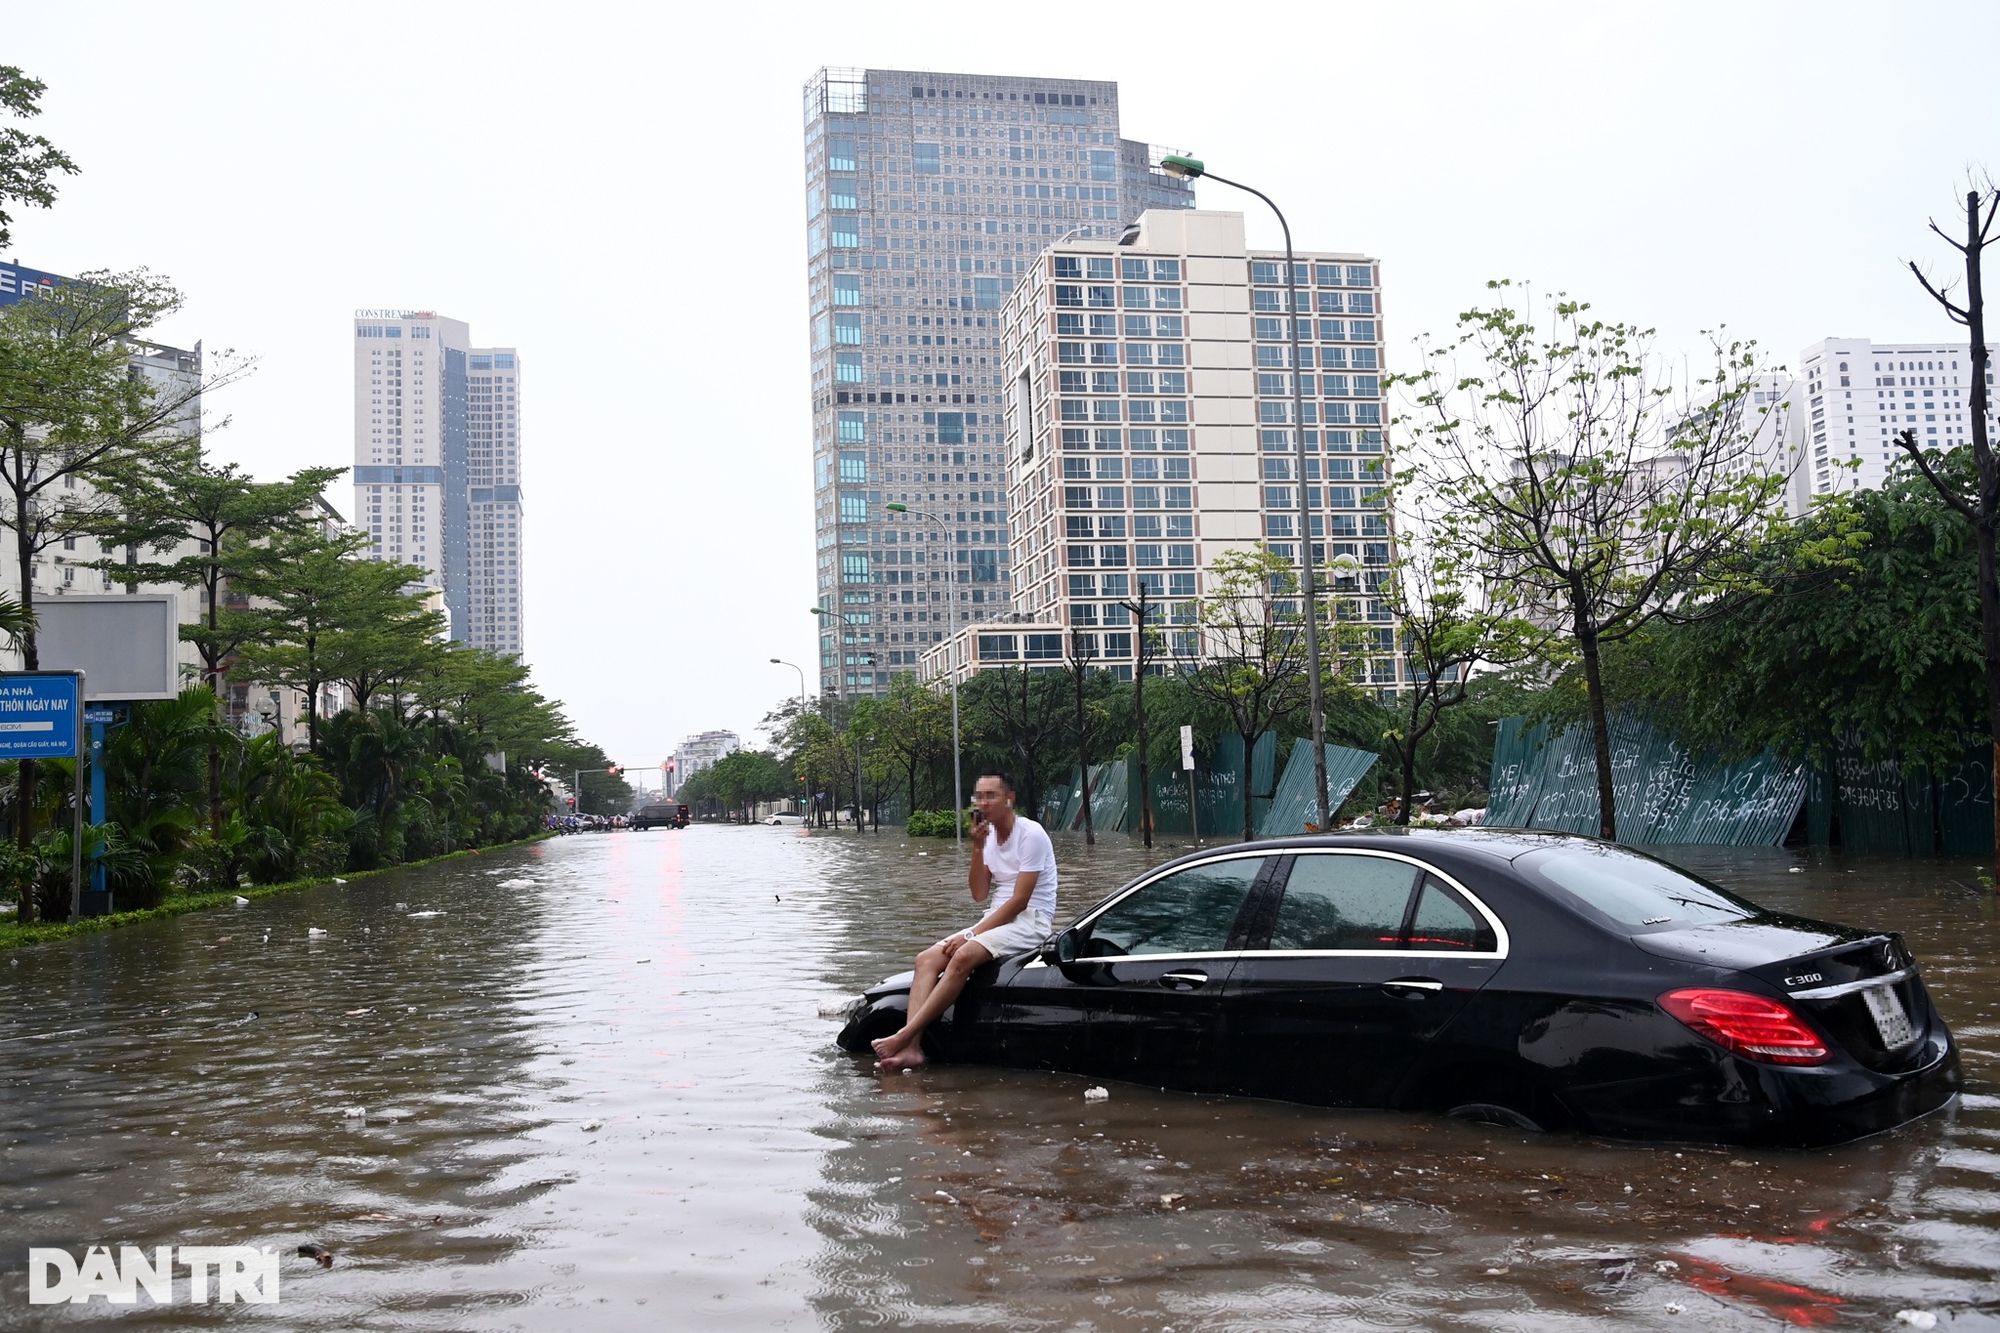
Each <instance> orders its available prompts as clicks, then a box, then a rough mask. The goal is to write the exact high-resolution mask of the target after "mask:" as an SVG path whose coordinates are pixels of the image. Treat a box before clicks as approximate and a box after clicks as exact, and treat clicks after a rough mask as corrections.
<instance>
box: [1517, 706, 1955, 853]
mask: <svg viewBox="0 0 2000 1333" xmlns="http://www.w3.org/2000/svg"><path fill="white" fill-rule="evenodd" d="M1498 730H1499V734H1498V736H1497V737H1496V738H1495V741H1494V746H1493V771H1492V779H1491V782H1490V784H1489V785H1490V787H1491V790H1492V797H1491V801H1490V803H1489V805H1488V806H1487V810H1486V821H1485V822H1486V824H1487V825H1488V826H1490V827H1503V828H1545V829H1561V830H1564V831H1566V832H1571V833H1595V832H1596V831H1597V764H1596V760H1595V759H1594V757H1593V756H1592V753H1591V749H1592V747H1591V742H1590V729H1589V728H1588V727H1586V726H1581V725H1579V726H1572V727H1570V728H1568V729H1567V730H1565V731H1563V732H1561V733H1559V734H1557V735H1554V736H1551V735H1550V734H1549V729H1548V727H1547V725H1546V724H1542V723H1537V724H1535V725H1533V726H1529V725H1528V724H1527V721H1526V719H1524V718H1519V717H1510V718H1507V719H1505V720H1503V721H1502V722H1501V723H1500V725H1499V729H1498ZM1991 762H1992V761H1991V751H1990V750H1989V749H1988V748H1987V747H1986V746H1985V745H1984V744H1973V745H1969V746H1968V748H1967V750H1966V755H1965V758H1964V759H1963V760H1962V761H1961V762H1960V763H1959V764H1957V765H1955V766H1953V767H1951V768H1949V769H1946V770H1941V771H1939V772H1935V773H1934V772H1931V771H1930V770H1928V769H1924V768H1919V767H1916V766H1914V765H1906V764H1904V763H1903V762H1902V761H1901V760H1900V759H1898V758H1896V757H1894V756H1891V757H1888V758H1884V759H1875V760H1870V759H1868V758H1866V756H1865V754H1864V752H1863V750H1862V748H1861V744H1860V741H1859V739H1858V737H1856V736H1855V735H1853V734H1851V733H1850V734H1848V735H1844V736H1842V737H1841V738H1840V740H1839V742H1838V743H1837V744H1836V745H1835V746H1834V748H1833V750H1832V752H1831V753H1830V754H1828V755H1826V756H1824V757H1823V760H1822V762H1821V763H1820V764H1818V765H1812V764H1808V763H1806V762H1804V761H1802V760H1797V759H1790V758H1786V757H1784V756H1781V755H1779V754H1777V753H1775V752H1774V751H1771V750H1766V751H1764V752H1763V753H1762V754H1759V755H1756V756H1753V757H1752V758H1749V759H1742V760H1736V761H1733V762H1729V763H1724V762H1721V761H1719V760H1715V759H1712V758H1703V757H1699V756H1695V755H1692V754H1690V753H1689V752H1688V750H1687V749H1686V747H1685V746H1683V745H1681V744H1680V742H1678V741H1676V740H1675V739H1674V738H1673V737H1672V736H1670V735H1668V734H1667V733H1665V732H1662V731H1660V730H1658V729H1656V728H1654V727H1653V726H1652V725H1650V724H1649V723H1648V722H1646V721H1645V719H1643V718H1639V717H1635V716H1633V715H1631V714H1620V715H1619V716H1617V717H1614V718H1613V719H1612V721H1611V768H1612V782H1611V789H1612V796H1613V799H1614V800H1615V801H1616V810H1617V814H1618V840H1619V841H1620V842H1625V843H1631V844H1634V845H1640V846H1644V845H1653V844H1660V843H1708V844H1712V845H1717V846H1730V847H1773V846H1777V845H1779V844H1781V843H1782V842H1783V841H1784V840H1785V836H1786V834H1787V833H1788V832H1790V830H1791V829H1792V827H1793V825H1794V824H1795V823H1796V822H1797V820H1798V816H1799V810H1800V808H1801V806H1803V807H1804V809H1805V812H1806V836H1807V840H1808V841H1809V842H1811V843H1812V844H1813V845H1814V846H1819V847H1824V846H1829V845H1833V844H1836V843H1837V844H1838V845H1839V846H1841V847H1843V848H1845V849H1846V850H1848V851H1860V852H1888V853H1893V854H1900V855H1909V856H1930V855H1935V854H1938V853H1943V854H1945V855H1948V856H1987V855H1990V854H1991V853H1992V851H1993V846H1992V829H1993V816H1992V809H1993V806H1992V799H1993V795H1992V793H1993V787H1992V768H1991Z"/></svg>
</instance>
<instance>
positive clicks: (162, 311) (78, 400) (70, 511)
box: [0, 270, 245, 919]
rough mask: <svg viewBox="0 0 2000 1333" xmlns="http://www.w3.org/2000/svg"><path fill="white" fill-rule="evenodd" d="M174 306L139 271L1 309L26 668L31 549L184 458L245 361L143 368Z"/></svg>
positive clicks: (0, 359) (165, 290)
mask: <svg viewBox="0 0 2000 1333" xmlns="http://www.w3.org/2000/svg"><path fill="white" fill-rule="evenodd" d="M180 304H181V297H180V294H179V293H178V292H176V291H175V290H174V289H173V288H172V287H171V286H169V285H167V284H166V283H164V282H162V281H160V280H159V279H158V278H156V277H154V276H153V275H152V274H149V273H146V272H144V271H143V270H141V271H137V272H132V273H125V274H111V273H86V274H84V275H82V276H81V277H79V278H77V279H76V280H74V281H72V282H70V283H68V284H66V285H65V286H63V287H62V288H61V289H60V291H58V292H57V293H56V294H55V295H54V296H53V297H51V298H49V299H46V300H33V301H20V302H16V303H15V304H14V305H11V306H8V307H6V308H5V309H4V310H0V527H4V528H6V529H7V530H9V531H10V532H11V533H12V534H13V539H14V541H13V546H14V563H15V573H16V576H17V578H18V579H19V582H20V587H21V609H22V611H23V613H25V614H24V618H25V629H24V632H23V633H22V634H21V636H20V649H21V659H22V664H23V665H24V666H25V667H26V668H27V669H28V670H30V671H33V670H35V669H37V668H38V667H40V665H41V655H40V651H39V645H38V644H37V641H36V636H35V631H34V618H33V613H34V609H35V607H34V599H35V565H36V563H37V561H38V559H39V557H40V555H41V553H42V552H43V551H45V550H47V549H48V548H50V547H51V546H55V545H57V544H58V543H60V542H63V541H65V540H67V539H71V538H75V537H79V536H98V535H102V534H104V533H107V532H109V531H112V530H115V528H116V526H117V524H118V523H119V522H120V521H121V519H122V515H123V512H124V501H123V500H122V498H121V497H122V496H123V495H124V494H125V493H128V492H129V491H131V490H132V489H133V488H134V487H135V486H137V485H139V484H140V483H141V482H142V481H143V480H144V479H146V478H149V477H155V476H158V475H160V474H162V473H165V472H169V471H173V470H176V469H178V468H183V467H185V466H187V465H188V463H189V462H190V461H191V459H192V457H193V455H194V452H195V447H196V446H195V440H196V439H197V438H198V435H199V432H200V428H201V421H200V416H201V400H202V395H203V393H205V392H212V391H214V390H215V389H217V388H219V387H221V386H222V385H223V384H226V383H228V382H229V381H230V380H232V379H234V378H235V377H236V376H237V375H239V374H241V373H242V371H243V369H244V368H245V367H244V365H243V364H242V363H240V362H237V361H235V360H234V359H233V358H231V357H229V355H228V354H227V353H224V354H223V355H222V356H221V357H220V358H219V360H220V363H221V367H222V368H221V369H220V370H219V371H216V372H214V373H206V372H199V371H198V372H196V373H194V374H191V375H185V376H178V377H164V378H155V377H153V376H150V375H148V374H145V373H141V372H140V371H139V370H138V369H137V368H136V367H135V366H134V365H133V362H132V354H133V351H134V350H135V348H138V347H140V346H143V344H144V335H145V333H146V331H147V330H148V329H150V328H152V327H153V326H154V325H155V324H157V323H158V322H159V321H160V320H161V319H163V318H165V317H166V316H167V315H169V314H171V313H173V312H174V311H175V310H178V309H179V308H180ZM35 771H36V768H35V761H33V760H26V761H23V763H22V766H21V772H20V781H19V809H20V817H19V818H18V819H17V820H16V821H15V823H16V827H15V837H16V839H17V842H18V845H19V846H20V847H21V848H22V849H25V848H26V847H27V846H28V842H29V840H30V839H31V838H32V836H33V818H32V814H33V810H34V789H35ZM28 910H32V909H31V908H30V907H28V906H26V905H24V911H28ZM23 919H27V918H25V917H24V918H23Z"/></svg>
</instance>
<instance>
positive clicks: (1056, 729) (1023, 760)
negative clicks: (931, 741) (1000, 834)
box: [958, 667, 1069, 818]
mask: <svg viewBox="0 0 2000 1333" xmlns="http://www.w3.org/2000/svg"><path fill="white" fill-rule="evenodd" d="M958 702H959V710H960V716H961V718H963V719H968V720H970V722H971V724H972V729H973V731H974V732H975V734H976V735H978V736H979V738H980V739H981V741H982V742H983V743H984V745H985V747H986V748H987V750H988V751H989V752H990V753H992V755H993V756H994V757H995V758H997V759H998V760H999V761H1000V762H1001V763H1002V764H1003V765H1004V766H1005V767H1006V769H1007V770H1008V772H1010V773H1011V774H1012V775H1013V778H1014V791H1015V793H1016V795H1017V796H1018V797H1019V798H1020V800H1019V804H1020V808H1021V809H1022V810H1024V811H1027V812H1030V813H1031V816H1032V817H1037V818H1038V817H1039V816H1040V814H1041V809H1042V789H1043V787H1044V786H1045V785H1046V779H1045V777H1044V776H1043V775H1044V774H1045V773H1046V772H1048V771H1049V770H1050V769H1052V768H1053V769H1054V771H1056V772H1058V773H1060V772H1062V771H1063V769H1064V768H1066V767H1067V766H1068V764H1067V756H1064V755H1062V754H1061V749H1062V747H1061V738H1062V735H1063V732H1064V730H1065V729H1066V727H1067V719H1068V715H1069V707H1068V704H1069V699H1068V691H1067V690H1066V689H1065V688H1064V681H1063V673H1062V672H1060V671H1026V670H1021V669H1018V668H1014V667H1006V668H1002V669H1000V670H996V671H982V672H980V673H979V674H978V675H976V676H974V677H973V678H972V679H970V680H968V681H966V682H965V683H964V684H962V685H960V686H959V688H958ZM966 776H967V777H968V778H970V777H971V776H973V775H972V774H970V773H968V774H967V775H966Z"/></svg>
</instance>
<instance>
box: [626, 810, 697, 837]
mask: <svg viewBox="0 0 2000 1333" xmlns="http://www.w3.org/2000/svg"><path fill="white" fill-rule="evenodd" d="M687 822H688V808H687V807H686V806H684V805H642V806H640V807H639V813H638V814H636V815H633V816H632V823H631V827H633V828H635V829H638V830H639V831H640V832H642V833H643V832H644V831H645V830H647V829H649V828H686V827H687Z"/></svg>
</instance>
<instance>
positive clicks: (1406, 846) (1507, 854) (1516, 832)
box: [1262, 826, 1599, 861]
mask: <svg viewBox="0 0 2000 1333" xmlns="http://www.w3.org/2000/svg"><path fill="white" fill-rule="evenodd" d="M1598 841H1599V840H1598V839H1596V838H1590V837H1585V836H1584V835H1583V834H1581V833H1558V832H1552V831H1550V830H1547V829H1513V828H1483V827H1478V826H1474V827H1470V828H1395V827H1391V828H1373V829H1355V830H1352V831H1348V832H1340V833H1306V834H1301V835H1299V836H1298V837H1293V838H1272V839H1268V840H1265V841H1264V842H1263V844H1262V845H1264V846H1270V847H1286V848H1294V849H1304V848H1313V847H1369V848H1374V849H1375V850H1377V851H1392V852H1394V851H1400V852H1406V853H1410V854H1412V855H1416V854H1419V849H1420V848H1421V850H1422V851H1424V852H1429V851H1432V850H1440V849H1443V848H1451V849H1453V850H1464V851H1478V852H1484V853H1485V854H1486V855H1488V856H1493V857H1498V858H1499V859H1501V860H1503V861H1512V860H1514V859H1515V858H1516V857H1521V856H1526V855H1527V854H1528V853H1529V852H1537V851H1542V850H1544V849H1546V848H1549V847H1561V846H1565V845H1572V844H1576V843H1586V844H1595V843H1597V842H1598ZM1413 843H1414V844H1416V846H1412V845H1411V844H1413Z"/></svg>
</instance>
